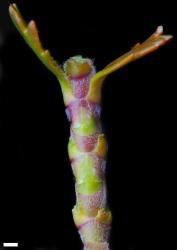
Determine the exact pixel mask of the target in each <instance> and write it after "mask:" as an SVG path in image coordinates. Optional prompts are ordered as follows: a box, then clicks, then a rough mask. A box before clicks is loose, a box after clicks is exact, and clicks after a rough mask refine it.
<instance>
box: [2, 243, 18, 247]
mask: <svg viewBox="0 0 177 250" xmlns="http://www.w3.org/2000/svg"><path fill="white" fill-rule="evenodd" d="M3 247H18V243H3Z"/></svg>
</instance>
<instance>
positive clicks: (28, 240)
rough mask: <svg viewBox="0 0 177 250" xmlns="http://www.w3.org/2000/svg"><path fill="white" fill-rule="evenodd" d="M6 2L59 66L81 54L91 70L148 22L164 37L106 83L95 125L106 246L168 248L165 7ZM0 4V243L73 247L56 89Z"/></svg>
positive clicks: (169, 18)
mask: <svg viewBox="0 0 177 250" xmlns="http://www.w3.org/2000/svg"><path fill="white" fill-rule="evenodd" d="M16 3H17V4H18V6H19V8H20V10H21V12H22V13H23V16H24V17H25V19H26V20H27V21H29V20H30V19H34V20H35V21H36V23H37V26H38V29H39V30H40V36H41V40H42V42H43V45H44V47H46V48H49V49H50V51H51V53H52V55H54V57H55V58H56V60H58V61H59V62H60V63H63V62H64V61H65V60H66V59H67V58H68V57H70V56H74V55H78V54H81V55H83V56H86V57H90V58H94V59H95V64H96V66H97V70H99V69H101V68H102V67H104V66H105V65H106V64H108V63H109V62H111V61H112V60H113V59H115V58H117V57H118V56H120V55H121V54H123V53H125V52H126V51H127V50H129V48H130V47H131V46H133V45H134V44H135V43H137V42H139V41H143V40H144V39H145V38H146V37H147V36H149V35H150V34H151V33H152V32H153V31H155V29H156V27H157V26H158V25H161V24H162V25H163V26H164V30H165V32H168V33H170V34H173V35H174V39H173V40H172V41H171V42H169V44H167V45H165V46H164V47H163V48H161V49H159V50H158V51H157V52H155V53H153V54H151V55H148V56H146V57H145V58H143V59H141V60H139V61H137V62H134V63H132V64H130V65H128V66H126V67H125V68H123V69H121V70H120V71H118V72H115V73H114V74H112V75H111V76H109V77H108V78H107V80H106V82H105V85H104V87H103V98H102V104H103V110H102V122H103V125H104V130H105V133H106V136H107V139H108V143H109V152H108V167H107V182H108V190H109V204H110V207H111V210H112V212H113V227H112V234H111V245H112V249H114V250H117V249H120V250H124V249H132V250H133V249H140V248H141V249H156V250H157V249H166V250H172V249H173V250H174V249H177V238H176V231H177V230H176V222H177V221H176V205H175V203H176V173H175V168H176V121H175V120H176V119H175V118H176V88H175V87H176V71H175V68H176V67H175V66H176V65H175V64H176V45H175V43H176V36H175V34H176V30H175V29H176V27H175V22H176V20H175V19H176V18H175V1H172V0H171V1H164V3H163V2H162V1H155V3H154V2H153V1H141V3H139V2H137V1H133V2H132V1H114V2H113V1H111V0H110V1H106V2H105V3H103V2H101V1H100V2H98V1H97V2H95V3H94V2H92V1H83V2H82V3H80V2H78V1H73V2H72V3H71V2H68V1H66V2H64V1H59V0H52V1H40V0H21V1H20V0H17V1H16ZM1 6H2V8H1ZM7 6H8V2H7V1H6V2H5V1H4V2H3V1H2V0H1V3H0V16H1V18H0V20H1V26H0V27H1V30H2V31H3V34H4V45H3V47H2V48H1V63H2V66H3V78H2V81H1V85H0V145H1V150H0V154H1V155H0V177H1V188H0V197H1V206H0V207H1V211H0V228H1V233H0V241H1V242H3V241H19V242H20V243H21V245H22V246H26V247H25V249H27V246H31V247H34V246H43V247H50V246H56V247H57V249H71V247H70V246H72V249H81V243H80V239H79V236H78V234H77V231H76V230H75V226H74V224H73V220H72V215H71V209H72V207H73V205H74V203H75V197H74V180H73V176H72V172H71V169H70V163H69V160H68V155H67V142H68V137H69V124H68V122H67V119H66V116H65V112H64V104H63V99H62V94H61V91H60V87H59V84H58V82H57V81H56V79H55V77H54V76H52V75H51V74H50V72H48V71H47V70H46V69H45V67H44V66H43V65H42V64H41V63H40V62H39V61H38V59H37V58H36V57H35V56H34V54H33V53H32V51H31V50H30V49H29V48H28V46H27V45H26V44H25V43H24V41H23V39H22V38H21V37H20V35H19V34H18V32H17V31H16V30H15V28H14V27H13V24H12V23H11V21H10V19H9V17H8V14H7Z"/></svg>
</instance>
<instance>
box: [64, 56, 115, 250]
mask: <svg viewBox="0 0 177 250" xmlns="http://www.w3.org/2000/svg"><path fill="white" fill-rule="evenodd" d="M84 64H85V65H87V69H88V72H85V75H82V76H81V74H80V73H82V72H83V65H84ZM68 66H69V67H68ZM70 67H71V68H72V69H75V68H77V71H80V72H78V75H76V74H75V73H74V72H70ZM64 69H65V72H66V74H67V76H68V79H69V81H70V83H71V86H72V92H73V94H74V97H75V100H74V101H71V102H70V103H69V104H68V106H67V109H66V113H67V115H68V118H69V120H70V122H71V137H70V140H69V145H68V150H69V157H70V160H71V163H72V170H73V173H74V176H75V181H76V184H75V189H76V205H75V206H74V209H73V217H74V221H75V224H76V226H77V228H78V230H79V233H80V236H81V239H82V241H83V244H84V246H85V249H90V250H91V249H95V250H96V249H99V250H103V249H104V250H108V249H109V245H108V238H109V231H110V225H111V212H110V211H109V209H108V206H107V202H106V201H107V199H106V181H105V174H104V173H105V166H106V150H107V145H106V140H105V136H104V134H103V132H102V128H101V124H100V111H101V108H100V103H98V102H92V101H90V100H88V96H87V94H88V90H89V84H90V79H91V78H92V76H93V75H94V74H95V68H94V66H93V65H92V62H91V60H89V59H83V58H82V57H79V56H78V57H73V58H71V59H69V60H68V61H67V62H66V63H65V65H64Z"/></svg>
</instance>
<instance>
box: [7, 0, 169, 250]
mask: <svg viewBox="0 0 177 250" xmlns="http://www.w3.org/2000/svg"><path fill="white" fill-rule="evenodd" d="M9 13H10V16H11V18H12V21H13V22H14V24H15V26H16V28H17V29H18V30H19V32H20V33H21V35H22V36H23V38H24V39H25V41H26V42H27V44H28V45H29V46H30V47H31V49H32V50H33V51H34V53H35V54H36V55H37V57H38V58H39V59H40V60H41V62H42V63H43V64H44V65H45V66H46V67H47V68H48V69H49V70H50V71H51V72H52V73H53V74H54V75H55V76H56V77H57V79H58V80H59V83H60V86H61V89H62V93H63V98H64V103H65V105H66V114H67V117H68V119H69V121H70V124H71V136H70V139H69V144H68V152H69V158H70V160H71V165H72V170H73V174H74V176H75V190H76V205H75V206H74V208H73V211H72V212H73V218H74V222H75V224H76V226H77V228H78V230H79V233H80V236H81V239H82V242H83V244H84V250H109V249H110V247H109V243H108V242H109V232H110V227H111V221H112V215H111V212H110V210H109V208H108V205H107V199H106V196H107V191H106V180H105V167H106V152H107V143H106V140H105V136H104V134H103V132H102V127H101V124H100V112H101V107H100V102H101V86H102V83H103V81H104V79H105V77H106V76H107V75H109V74H110V73H112V72H114V71H115V70H118V69H119V68H121V67H123V66H124V65H126V64H128V63H129V62H132V61H134V60H137V59H138V58H141V57H143V56H144V55H146V54H149V53H150V52H152V51H154V50H156V49H158V48H159V47H160V46H162V45H163V44H165V43H166V42H167V41H168V40H170V39H171V38H172V36H170V35H163V27H162V26H159V27H158V28H157V30H156V31H155V32H154V33H153V34H152V35H151V36H150V37H149V38H148V39H147V40H145V42H143V43H142V44H140V43H138V44H136V45H135V46H134V47H133V48H132V49H131V50H130V51H129V52H127V53H126V54H124V55H122V56H121V57H119V58H118V59H116V60H114V61H113V62H112V63H110V64H108V65H107V66H106V67H105V68H104V69H103V70H101V71H99V72H98V73H96V72H95V67H94V65H93V63H92V61H91V60H90V59H88V58H82V57H81V56H76V57H72V58H70V59H69V60H67V61H66V62H65V63H64V66H63V69H62V68H61V67H60V66H59V65H58V63H57V62H56V61H55V60H54V59H53V58H52V56H51V55H50V53H49V51H48V50H45V49H44V48H43V47H42V45H41V42H40V39H39V35H38V31H37V28H36V25H35V22H34V21H30V22H29V23H28V24H27V23H25V21H24V20H23V18H22V16H21V14H20V12H19V10H18V8H17V6H16V5H15V4H12V5H10V7H9Z"/></svg>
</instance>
